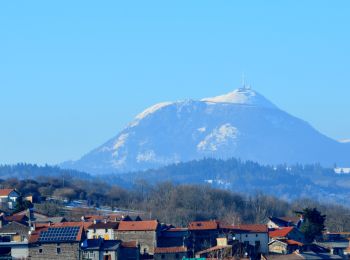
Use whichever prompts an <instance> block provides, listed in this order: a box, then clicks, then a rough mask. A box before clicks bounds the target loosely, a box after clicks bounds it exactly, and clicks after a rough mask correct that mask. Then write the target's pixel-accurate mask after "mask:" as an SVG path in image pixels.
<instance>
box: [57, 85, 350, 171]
mask: <svg viewBox="0 0 350 260" xmlns="http://www.w3.org/2000/svg"><path fill="white" fill-rule="evenodd" d="M349 154H350V147H349V144H343V143H339V142H337V141H335V140H332V139H330V138H328V137H326V136H324V135H322V134H320V133H319V132H317V131H316V130H315V129H314V128H312V127H311V126H310V125H309V124H308V123H306V122H304V121H302V120H300V119H298V118H295V117H293V116H291V115H289V114H287V113H285V112H283V111H282V110H280V109H279V108H277V107H276V106H275V105H274V104H272V103H271V102H270V101H269V100H267V99H266V98H265V97H263V96H262V95H260V94H259V93H257V92H256V91H254V90H252V89H251V88H247V87H243V88H239V89H236V90H234V91H232V92H230V93H228V94H225V95H221V96H217V97H213V98H204V99H202V100H186V101H177V102H163V103H159V104H156V105H154V106H151V107H149V108H147V109H146V110H144V111H143V112H142V113H140V114H138V115H137V116H136V118H135V119H134V120H133V121H131V123H129V124H128V125H127V126H126V127H125V128H124V129H123V130H122V131H121V132H120V133H118V134H117V135H116V136H115V137H114V138H112V139H110V140H109V141H107V142H106V143H105V144H103V145H101V146H100V147H98V148H96V149H95V150H93V151H91V152H90V153H88V154H86V155H85V156H83V157H82V158H81V159H80V160H78V161H75V162H67V163H63V164H62V165H61V166H63V167H67V168H74V169H79V170H84V171H87V172H91V173H97V174H98V173H113V172H127V171H133V170H140V169H149V168H157V167H160V166H163V165H166V164H171V163H177V162H183V161H189V160H194V159H201V158H205V157H213V158H221V159H227V158H231V157H237V158H241V159H244V160H247V159H249V160H254V161H257V162H260V163H264V164H278V163H314V162H320V163H321V164H324V165H333V164H334V163H338V164H342V165H350V158H349V157H348V155H349Z"/></svg>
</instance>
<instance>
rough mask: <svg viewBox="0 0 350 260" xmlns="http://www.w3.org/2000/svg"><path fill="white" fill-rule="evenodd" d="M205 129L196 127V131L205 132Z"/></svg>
mask: <svg viewBox="0 0 350 260" xmlns="http://www.w3.org/2000/svg"><path fill="white" fill-rule="evenodd" d="M205 130H206V128H205V127H200V128H198V129H197V131H198V132H201V133H203V132H205Z"/></svg>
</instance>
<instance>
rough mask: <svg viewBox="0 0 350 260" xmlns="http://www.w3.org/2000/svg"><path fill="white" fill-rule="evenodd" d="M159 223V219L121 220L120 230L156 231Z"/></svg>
mask: <svg viewBox="0 0 350 260" xmlns="http://www.w3.org/2000/svg"><path fill="white" fill-rule="evenodd" d="M158 225H159V223H158V221H157V220H142V221H120V223H119V227H118V231H155V230H157V228H158Z"/></svg>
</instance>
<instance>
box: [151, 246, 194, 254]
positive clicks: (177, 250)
mask: <svg viewBox="0 0 350 260" xmlns="http://www.w3.org/2000/svg"><path fill="white" fill-rule="evenodd" d="M187 251H188V249H187V247H185V246H177V247H156V248H155V249H154V253H155V254H171V253H185V252H187Z"/></svg>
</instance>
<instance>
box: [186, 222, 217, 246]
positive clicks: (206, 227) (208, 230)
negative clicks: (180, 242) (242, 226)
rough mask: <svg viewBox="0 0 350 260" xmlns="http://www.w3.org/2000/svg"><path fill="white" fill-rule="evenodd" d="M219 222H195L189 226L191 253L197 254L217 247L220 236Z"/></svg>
mask: <svg viewBox="0 0 350 260" xmlns="http://www.w3.org/2000/svg"><path fill="white" fill-rule="evenodd" d="M219 228H220V227H219V222H218V221H194V222H190V224H189V225H188V230H189V232H190V237H189V245H190V249H191V251H192V252H193V253H194V252H197V251H200V250H204V249H207V248H209V247H213V246H215V245H216V238H217V237H218V236H219V233H220V232H219Z"/></svg>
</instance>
